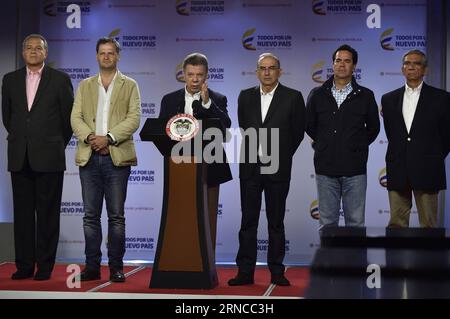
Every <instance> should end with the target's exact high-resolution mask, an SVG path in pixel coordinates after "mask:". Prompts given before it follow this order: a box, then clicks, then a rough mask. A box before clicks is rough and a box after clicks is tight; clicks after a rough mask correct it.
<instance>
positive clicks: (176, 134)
mask: <svg viewBox="0 0 450 319" xmlns="http://www.w3.org/2000/svg"><path fill="white" fill-rule="evenodd" d="M199 129H200V125H199V123H198V121H197V119H196V118H195V117H193V116H192V115H190V114H184V113H182V114H177V115H175V116H174V117H172V118H171V119H170V120H169V121H167V124H166V134H167V135H168V136H169V137H170V139H172V140H174V141H178V142H184V141H188V140H190V139H192V138H194V137H195V136H196V135H197V133H198V131H199Z"/></svg>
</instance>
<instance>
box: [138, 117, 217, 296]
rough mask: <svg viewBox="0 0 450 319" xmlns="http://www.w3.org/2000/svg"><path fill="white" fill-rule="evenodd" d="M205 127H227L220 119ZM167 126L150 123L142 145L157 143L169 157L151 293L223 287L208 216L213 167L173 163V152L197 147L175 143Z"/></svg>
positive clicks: (190, 159) (159, 121)
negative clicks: (209, 176) (208, 175)
mask: <svg viewBox="0 0 450 319" xmlns="http://www.w3.org/2000/svg"><path fill="white" fill-rule="evenodd" d="M199 122H201V125H200V126H201V130H202V131H203V130H205V129H207V128H208V127H219V128H220V127H221V125H220V121H219V120H218V119H204V120H200V121H199ZM166 123H167V119H147V120H146V122H145V124H144V127H143V128H142V130H141V132H140V137H141V140H142V141H151V142H153V143H154V144H155V146H156V147H157V148H158V150H159V152H160V153H161V154H162V155H163V156H164V195H163V196H164V197H163V204H162V214H161V225H160V228H159V236H158V244H157V248H156V255H155V261H154V264H153V272H152V277H151V281H150V288H186V289H211V288H214V287H216V286H217V284H218V281H217V271H216V266H215V256H214V251H215V250H214V248H213V247H212V240H211V233H210V224H209V216H208V200H207V184H206V165H207V164H206V163H205V162H204V161H201V163H195V162H194V156H186V157H185V156H177V157H171V151H172V147H173V146H175V145H176V144H177V143H188V144H189V145H191V143H194V142H193V141H194V139H192V140H190V141H186V142H176V141H173V140H171V139H170V138H169V137H168V136H167V135H166V132H165V128H166ZM200 133H201V132H199V134H198V136H197V138H199V137H200V136H201V135H200ZM202 148H203V147H202ZM191 149H192V148H191ZM200 156H201V154H200ZM180 160H184V161H183V162H181V163H180ZM177 162H178V163H177Z"/></svg>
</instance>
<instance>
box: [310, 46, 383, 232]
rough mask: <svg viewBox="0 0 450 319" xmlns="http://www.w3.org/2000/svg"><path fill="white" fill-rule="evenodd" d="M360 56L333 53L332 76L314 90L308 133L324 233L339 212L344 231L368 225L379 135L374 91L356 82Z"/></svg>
mask: <svg viewBox="0 0 450 319" xmlns="http://www.w3.org/2000/svg"><path fill="white" fill-rule="evenodd" d="M357 62H358V53H357V52H356V50H355V49H353V48H352V47H350V46H348V45H342V46H341V47H339V48H338V49H337V50H336V51H335V52H334V53H333V71H334V74H333V76H332V77H331V78H330V79H328V80H327V81H326V82H325V83H324V84H323V85H322V86H321V87H318V88H315V89H313V90H312V91H311V93H310V94H309V97H308V101H307V106H306V118H307V124H306V132H307V133H308V135H309V136H310V137H311V138H312V140H313V144H312V146H313V148H314V166H315V170H316V182H317V192H318V200H319V214H320V229H321V228H322V227H324V226H337V225H338V224H339V215H340V208H341V200H342V208H343V211H344V219H345V225H346V226H364V211H365V203H366V188H367V176H366V170H367V157H368V153H369V145H370V144H371V143H372V142H373V141H374V140H375V138H376V137H377V135H378V132H379V130H380V120H379V117H378V107H377V103H376V101H375V97H374V94H373V92H372V91H371V90H369V89H367V88H365V87H362V86H360V85H359V84H358V83H356V81H355V78H354V77H353V75H352V74H353V72H354V70H355V68H356V64H357Z"/></svg>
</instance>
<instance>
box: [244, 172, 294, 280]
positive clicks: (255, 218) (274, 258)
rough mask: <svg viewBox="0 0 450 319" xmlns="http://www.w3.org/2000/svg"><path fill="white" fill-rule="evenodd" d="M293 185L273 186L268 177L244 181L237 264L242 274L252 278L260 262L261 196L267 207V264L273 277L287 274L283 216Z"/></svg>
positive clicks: (280, 183) (277, 183)
mask: <svg viewBox="0 0 450 319" xmlns="http://www.w3.org/2000/svg"><path fill="white" fill-rule="evenodd" d="M289 184H290V181H283V182H274V181H271V180H270V178H269V177H268V175H261V174H258V175H254V176H253V177H251V178H249V179H241V181H240V187H241V208H242V220H241V229H240V231H239V250H238V254H237V257H236V263H237V265H238V267H239V272H241V273H245V274H248V275H253V273H254V271H255V266H256V259H257V248H258V243H257V231H258V223H259V215H260V211H261V200H262V192H264V198H265V203H266V217H267V224H268V233H269V245H268V251H267V264H268V267H269V270H270V272H271V273H272V274H273V275H280V274H283V273H284V269H285V267H284V265H283V259H284V255H285V244H286V243H285V231H284V215H285V210H286V198H287V195H288V193H289Z"/></svg>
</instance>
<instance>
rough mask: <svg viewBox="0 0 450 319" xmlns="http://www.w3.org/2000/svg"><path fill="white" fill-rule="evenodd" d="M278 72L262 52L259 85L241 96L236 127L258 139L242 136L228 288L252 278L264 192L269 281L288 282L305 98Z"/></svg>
mask: <svg viewBox="0 0 450 319" xmlns="http://www.w3.org/2000/svg"><path fill="white" fill-rule="evenodd" d="M282 72H283V71H282V69H281V68H280V60H279V59H278V57H276V56H275V55H273V54H272V53H263V54H261V55H260V56H259V57H258V62H257V65H256V75H257V77H258V79H259V82H260V83H259V85H257V86H256V87H252V88H249V89H246V90H243V91H241V93H240V94H239V99H238V119H239V127H240V128H241V129H242V130H244V131H245V132H248V131H249V130H255V131H257V134H256V135H257V136H258V138H257V139H258V142H257V143H252V141H251V138H250V136H247V134H243V137H242V144H241V162H240V165H239V178H240V188H241V208H242V220H241V229H240V231H239V251H238V253H237V257H236V263H237V266H238V268H239V270H238V273H237V275H236V277H234V278H232V279H230V280H229V281H228V284H229V285H230V286H238V285H248V284H253V282H254V272H255V266H256V256H257V230H258V223H259V215H260V211H261V201H262V192H263V191H264V196H265V203H266V216H267V222H268V233H269V247H268V252H267V264H268V267H269V270H270V273H271V283H272V284H276V285H280V286H289V285H290V283H289V280H288V279H287V278H286V277H285V276H284V270H285V267H284V265H283V259H284V255H285V245H286V240H285V232H284V215H285V210H286V198H287V196H288V192H289V184H290V179H291V167H292V157H293V156H294V154H295V151H296V150H297V148H298V146H299V145H300V143H301V141H302V140H303V136H304V130H305V102H304V100H303V96H302V94H301V93H300V92H299V91H297V90H294V89H291V88H288V87H286V86H284V85H282V84H281V83H280V82H279V81H278V80H279V78H280V76H281V74H282ZM264 131H265V132H267V136H266V137H267V139H266V141H264V138H263V137H262V136H263V135H264V133H263V132H264ZM268 141H269V142H268ZM243 154H244V155H243ZM269 154H270V158H271V161H277V162H278V165H277V166H278V169H276V170H275V171H272V172H269V171H268V170H267V167H268V166H270V165H271V163H270V161H267V159H268V158H269ZM252 158H253V159H256V160H252Z"/></svg>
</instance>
